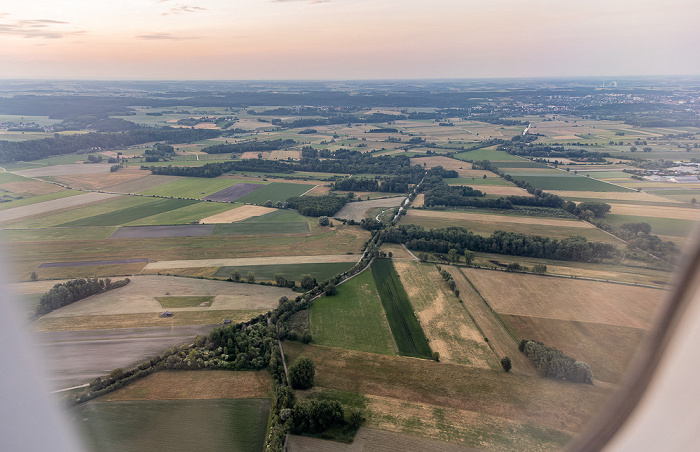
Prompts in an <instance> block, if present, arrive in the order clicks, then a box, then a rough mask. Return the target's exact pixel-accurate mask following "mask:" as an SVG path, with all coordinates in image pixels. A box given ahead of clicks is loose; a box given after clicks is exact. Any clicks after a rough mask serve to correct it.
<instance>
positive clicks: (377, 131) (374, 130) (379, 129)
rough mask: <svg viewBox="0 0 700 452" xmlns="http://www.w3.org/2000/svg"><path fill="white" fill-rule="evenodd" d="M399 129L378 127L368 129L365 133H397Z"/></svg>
mask: <svg viewBox="0 0 700 452" xmlns="http://www.w3.org/2000/svg"><path fill="white" fill-rule="evenodd" d="M398 131H399V129H395V128H393V127H378V128H376V129H370V130H368V131H367V132H365V133H398Z"/></svg>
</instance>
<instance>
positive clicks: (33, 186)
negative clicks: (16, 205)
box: [0, 180, 64, 196]
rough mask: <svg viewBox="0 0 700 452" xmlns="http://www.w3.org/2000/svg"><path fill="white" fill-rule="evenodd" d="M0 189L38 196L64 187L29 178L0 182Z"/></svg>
mask: <svg viewBox="0 0 700 452" xmlns="http://www.w3.org/2000/svg"><path fill="white" fill-rule="evenodd" d="M0 190H6V191H9V192H11V193H17V194H19V195H24V196H38V195H46V194H48V193H56V192H57V191H61V190H64V189H63V188H61V187H59V186H58V185H55V184H49V183H46V182H39V181H33V180H29V181H21V182H8V183H6V184H0Z"/></svg>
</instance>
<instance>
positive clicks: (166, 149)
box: [143, 143, 175, 162]
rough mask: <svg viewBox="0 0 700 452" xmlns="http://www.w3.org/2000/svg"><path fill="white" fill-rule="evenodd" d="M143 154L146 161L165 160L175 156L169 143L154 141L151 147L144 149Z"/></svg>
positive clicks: (173, 149)
mask: <svg viewBox="0 0 700 452" xmlns="http://www.w3.org/2000/svg"><path fill="white" fill-rule="evenodd" d="M143 155H145V156H146V161H147V162H160V161H161V160H163V161H167V160H170V159H172V158H173V157H174V156H175V148H174V147H172V146H170V145H169V144H163V143H156V144H155V146H153V147H152V148H150V149H146V150H145V151H144V153H143Z"/></svg>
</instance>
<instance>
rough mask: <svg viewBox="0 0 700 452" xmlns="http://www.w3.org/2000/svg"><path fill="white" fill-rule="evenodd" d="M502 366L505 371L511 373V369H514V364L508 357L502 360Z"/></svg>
mask: <svg viewBox="0 0 700 452" xmlns="http://www.w3.org/2000/svg"><path fill="white" fill-rule="evenodd" d="M501 366H502V367H503V370H505V371H506V372H510V369H511V368H512V367H513V363H511V362H510V358H509V357H507V356H506V357H505V358H503V359H502V360H501Z"/></svg>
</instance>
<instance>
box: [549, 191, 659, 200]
mask: <svg viewBox="0 0 700 452" xmlns="http://www.w3.org/2000/svg"><path fill="white" fill-rule="evenodd" d="M547 193H551V194H553V195H557V196H561V197H562V198H572V197H573V198H590V199H592V200H597V199H601V198H603V199H616V200H619V201H650V202H673V201H669V199H668V198H664V197H661V196H656V195H652V194H649V193H644V192H636V191H618V192H612V193H610V192H599V191H574V190H547Z"/></svg>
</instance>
